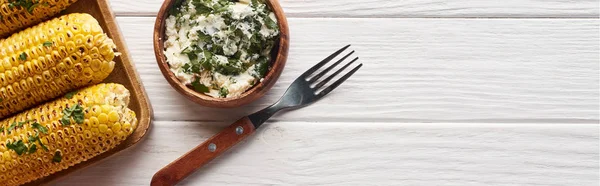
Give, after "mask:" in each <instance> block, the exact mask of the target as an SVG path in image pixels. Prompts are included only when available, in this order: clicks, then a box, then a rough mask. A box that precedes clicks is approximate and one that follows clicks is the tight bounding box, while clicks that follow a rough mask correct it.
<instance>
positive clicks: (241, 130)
mask: <svg viewBox="0 0 600 186" xmlns="http://www.w3.org/2000/svg"><path fill="white" fill-rule="evenodd" d="M254 131H255V128H254V125H253V124H252V122H251V121H250V119H248V117H247V116H245V117H243V118H241V119H239V120H237V121H236V122H235V123H233V124H231V125H230V126H229V127H227V128H225V129H223V130H222V131H221V132H219V133H218V134H217V135H215V136H213V137H211V138H210V139H208V140H206V141H205V142H204V143H202V144H200V145H198V146H197V147H195V148H194V149H192V150H191V151H189V152H188V153H186V154H185V155H183V156H181V157H179V158H178V159H177V160H175V161H174V162H171V163H170V164H169V165H167V166H166V167H164V168H162V169H161V170H159V171H158V172H156V174H154V176H153V177H152V182H151V183H150V185H151V186H171V185H175V184H177V183H178V182H179V181H181V180H183V179H184V178H185V177H187V176H188V175H190V174H191V173H193V172H194V171H195V170H197V169H199V168H200V167H202V166H203V165H205V164H207V163H208V162H210V161H211V160H213V159H215V158H216V157H217V156H219V155H221V154H223V153H224V152H225V151H227V150H228V149H229V148H231V147H233V146H235V145H236V144H238V143H239V142H241V141H242V140H244V139H246V138H247V137H248V136H250V135H251V134H253V133H254Z"/></svg>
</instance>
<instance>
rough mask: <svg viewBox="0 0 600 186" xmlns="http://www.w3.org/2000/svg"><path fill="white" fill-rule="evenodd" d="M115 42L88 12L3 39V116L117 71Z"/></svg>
mask: <svg viewBox="0 0 600 186" xmlns="http://www.w3.org/2000/svg"><path fill="white" fill-rule="evenodd" d="M114 48H115V44H114V43H113V41H112V40H111V39H110V38H108V36H107V35H106V34H104V33H103V31H102V28H101V27H100V25H99V24H98V22H97V21H96V19H94V18H93V17H92V16H90V15H88V14H69V15H65V16H62V17H58V18H55V19H53V20H50V21H47V22H44V23H41V24H39V25H37V26H34V27H31V28H28V29H26V30H24V31H21V32H19V33H16V34H13V35H12V36H10V37H8V38H6V39H4V40H0V119H1V118H4V117H6V116H9V115H11V114H14V113H16V112H19V111H22V110H24V109H26V108H30V107H32V106H34V105H37V104H39V103H41V102H44V101H47V100H50V99H52V98H56V97H58V96H60V95H63V94H65V93H67V92H69V91H71V90H74V89H76V88H81V87H83V86H87V85H91V84H96V83H99V82H101V81H102V80H104V79H105V78H106V77H107V76H108V75H109V74H110V73H111V72H112V70H113V68H114V65H115V62H113V61H112V60H113V59H114V57H115V53H114V52H113V49H114Z"/></svg>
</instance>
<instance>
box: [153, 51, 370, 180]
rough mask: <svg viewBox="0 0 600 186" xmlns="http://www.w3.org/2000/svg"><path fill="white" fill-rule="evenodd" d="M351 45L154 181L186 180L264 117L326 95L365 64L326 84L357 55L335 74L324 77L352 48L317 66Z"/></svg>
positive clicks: (163, 172) (206, 142)
mask: <svg viewBox="0 0 600 186" xmlns="http://www.w3.org/2000/svg"><path fill="white" fill-rule="evenodd" d="M348 47H350V45H347V46H345V47H343V48H341V49H339V50H338V51H336V52H334V53H333V54H331V55H330V56H328V57H327V58H325V59H323V61H321V62H319V63H317V64H316V65H315V66H313V67H311V68H310V69H308V70H307V71H306V72H304V73H303V74H302V75H300V77H298V78H297V79H296V80H295V81H294V82H293V83H292V84H291V85H290V87H289V88H288V89H287V90H286V91H285V93H284V94H283V96H282V97H281V99H279V101H277V102H276V103H275V104H273V105H271V106H269V107H267V108H265V109H263V110H261V111H258V112H256V113H254V114H251V115H249V116H245V117H243V118H241V119H239V120H237V121H236V122H235V123H233V124H231V125H230V126H229V127H227V128H225V129H223V131H221V132H219V133H218V134H217V135H215V136H213V137H211V138H210V139H208V140H206V141H205V142H204V143H202V144H200V145H199V146H197V147H195V148H194V149H192V150H191V151H189V152H188V153H186V154H185V155H183V156H181V157H180V158H178V159H177V160H175V161H174V162H172V163H170V164H169V165H167V166H165V167H164V168H162V169H161V170H159V171H158V172H157V173H156V174H154V176H153V177H152V182H151V185H152V186H167V185H168V186H170V185H175V184H177V183H178V182H179V181H181V180H183V179H184V178H185V177H187V176H188V175H190V174H191V173H193V172H194V171H195V170H197V169H198V168H200V167H202V166H203V165H205V164H207V163H208V162H210V161H211V160H213V159H214V158H216V157H217V156H219V155H221V154H222V153H223V152H225V151H227V150H228V149H229V148H231V147H233V146H235V145H236V144H238V143H239V142H241V141H243V140H244V139H246V138H247V137H248V136H250V135H251V134H253V133H254V132H255V131H256V129H258V128H259V127H260V126H261V125H262V124H263V123H264V122H265V121H267V120H268V119H269V118H270V117H271V116H273V114H275V113H277V112H278V111H280V110H283V109H297V108H301V107H304V106H306V105H309V104H311V103H314V102H316V101H317V100H319V99H321V98H323V96H325V95H327V94H328V93H329V92H331V91H332V90H333V89H335V88H337V87H338V86H340V85H341V84H342V83H343V82H344V81H346V80H347V79H348V78H349V77H350V76H352V75H353V74H354V73H355V72H356V71H357V70H358V69H360V67H362V64H359V65H357V66H356V67H354V68H353V69H352V70H350V71H348V72H347V73H345V74H344V75H343V76H342V77H340V78H339V79H337V80H336V81H335V82H333V83H331V84H330V85H329V86H325V85H326V84H327V83H328V82H330V81H331V80H333V79H334V78H335V77H336V76H337V75H339V74H340V73H342V72H343V71H344V70H345V69H346V68H348V67H349V66H350V65H352V63H354V62H355V61H357V60H358V57H356V58H354V59H352V60H351V61H350V62H348V63H346V64H345V65H344V66H342V67H341V68H340V69H338V70H337V71H335V72H334V73H333V74H331V75H329V76H327V77H325V78H324V79H322V78H323V77H324V76H325V75H326V74H327V72H329V71H331V70H332V69H334V68H335V67H336V66H338V65H339V64H341V63H342V62H344V61H346V59H347V58H348V57H350V56H351V55H352V54H353V53H354V51H351V52H349V53H348V54H346V55H345V56H344V57H342V58H341V59H339V60H338V61H336V62H335V63H333V64H331V65H329V66H328V67H327V68H325V69H323V70H322V71H320V72H319V73H316V74H315V72H316V71H317V70H319V69H321V68H323V67H324V66H325V65H326V64H327V63H328V62H329V61H331V60H333V58H335V57H336V56H338V55H340V54H341V53H342V52H343V51H345V50H346V49H348ZM321 79H322V80H321Z"/></svg>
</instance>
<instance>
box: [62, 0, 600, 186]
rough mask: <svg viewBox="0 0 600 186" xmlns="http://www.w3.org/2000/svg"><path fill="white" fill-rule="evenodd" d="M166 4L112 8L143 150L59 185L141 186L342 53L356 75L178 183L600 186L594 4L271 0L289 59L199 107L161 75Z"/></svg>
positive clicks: (122, 2)
mask: <svg viewBox="0 0 600 186" xmlns="http://www.w3.org/2000/svg"><path fill="white" fill-rule="evenodd" d="M161 3H162V1H161V0H112V1H111V4H112V7H113V10H114V11H115V14H116V16H117V21H118V23H119V25H120V27H121V30H122V31H123V35H124V36H125V38H126V41H127V44H128V46H129V50H130V51H131V53H132V55H133V59H134V61H135V63H136V66H137V69H138V72H139V73H140V75H141V78H142V80H143V83H144V85H145V87H146V90H147V91H148V94H149V96H150V100H151V102H152V105H153V108H154V115H155V119H156V120H155V121H154V122H153V126H152V128H151V131H150V133H149V134H148V135H147V137H146V138H145V140H144V141H143V142H141V143H140V144H139V145H138V146H136V147H134V148H132V149H129V150H128V151H126V152H124V153H122V154H120V155H118V156H116V157H114V158H111V159H109V160H107V161H105V162H103V163H101V164H99V165H97V166H94V167H91V168H88V169H86V170H84V171H80V172H78V173H76V174H74V175H72V176H69V177H68V178H66V179H64V180H62V181H61V182H58V183H57V184H56V185H100V186H103V185H110V186H112V185H120V186H121V185H122V186H135V185H148V184H149V182H150V178H151V177H152V175H153V174H154V173H155V172H156V171H157V170H159V169H160V168H162V167H163V166H164V165H166V164H168V163H169V162H171V161H173V160H174V159H176V158H177V157H179V156H180V155H182V154H184V153H185V152H187V151H188V150H189V149H191V148H192V147H194V146H196V145H198V144H199V143H201V142H202V141H204V140H205V139H207V138H208V137H210V136H211V135H213V134H215V133H216V132H217V131H219V130H220V129H221V128H223V127H224V126H226V125H227V124H229V123H231V122H232V121H234V120H236V119H237V118H239V117H241V116H243V115H245V114H248V113H251V112H253V111H256V110H258V109H260V108H262V107H264V106H267V105H268V104H269V103H271V102H273V101H275V100H276V99H277V98H278V97H279V96H280V95H281V94H282V93H283V91H284V90H285V88H286V87H287V86H288V85H289V84H290V83H291V81H293V80H294V79H295V77H297V76H298V75H299V74H301V73H302V72H303V71H304V70H305V69H307V68H308V67H310V66H311V65H313V64H314V63H316V62H318V61H319V60H320V59H322V58H324V57H325V56H327V55H328V54H329V53H331V52H333V51H334V50H336V49H338V48H340V47H341V46H343V45H345V44H348V43H352V44H353V49H355V50H356V53H357V54H358V55H359V56H360V57H361V60H360V61H361V62H362V63H364V65H365V66H364V67H363V68H362V69H361V70H360V71H359V72H358V73H357V74H356V75H355V76H354V77H353V78H351V79H350V80H349V81H347V83H345V84H343V85H342V86H341V87H340V88H338V89H337V90H336V91H334V92H333V93H332V94H330V95H329V96H327V97H326V98H324V99H323V100H321V101H320V102H318V103H316V104H314V105H312V106H310V107H307V108H305V109H302V110H297V111H293V112H287V113H283V114H279V115H276V116H275V117H274V118H273V119H272V120H270V122H268V123H267V124H266V125H265V126H264V128H261V129H260V130H259V131H258V132H257V134H256V135H255V136H253V137H251V138H250V139H249V140H248V141H247V142H245V143H243V144H241V145H239V146H237V147H236V148H235V149H233V150H232V151H230V152H229V153H227V154H226V155H224V156H222V157H220V158H218V159H217V160H215V161H213V162H212V163H211V164H210V165H209V166H207V167H204V168H202V169H201V170H200V171H198V172H196V173H195V174H193V175H191V176H190V177H189V178H188V179H186V180H185V182H184V183H182V184H181V185H360V186H362V185H460V186H464V185H574V186H598V185H599V178H600V174H599V119H600V116H599V97H600V93H599V89H600V87H599V84H600V83H599V78H600V77H599V76H600V68H599V66H600V45H599V42H600V41H599V40H600V38H599V37H600V36H599V29H600V21H599V19H598V16H599V8H598V7H599V2H598V1H597V0H574V1H564V0H504V1H496V0H477V1H473V0H368V1H365V0H281V4H282V6H283V7H284V10H285V11H286V12H287V15H288V21H289V24H290V29H291V39H292V40H291V49H290V52H289V54H290V56H289V60H288V63H287V66H286V69H285V70H284V73H283V75H282V76H281V78H280V80H279V81H278V82H277V84H276V85H275V87H274V88H273V89H272V91H270V92H269V93H268V94H267V96H266V97H265V98H263V99H261V100H259V101H258V102H256V103H254V104H252V105H249V106H246V107H243V108H239V109H233V110H227V109H210V108H206V107H202V106H197V105H195V104H193V103H191V102H189V101H188V100H186V99H185V98H184V97H182V96H180V95H179V94H178V93H176V92H175V91H174V90H173V89H172V88H171V87H170V86H169V85H168V84H167V82H166V81H165V79H164V78H163V76H162V75H161V73H160V71H159V70H158V66H157V65H156V62H155V58H154V53H153V49H152V37H151V36H152V28H153V26H154V20H155V15H156V12H157V11H158V9H159V6H160V4H161Z"/></svg>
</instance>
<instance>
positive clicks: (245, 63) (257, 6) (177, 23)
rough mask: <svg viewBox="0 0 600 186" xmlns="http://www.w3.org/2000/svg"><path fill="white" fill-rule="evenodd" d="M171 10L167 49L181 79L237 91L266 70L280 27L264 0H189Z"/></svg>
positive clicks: (202, 88) (206, 89) (221, 93)
mask: <svg viewBox="0 0 600 186" xmlns="http://www.w3.org/2000/svg"><path fill="white" fill-rule="evenodd" d="M170 13H171V15H170V16H169V17H168V18H167V20H166V37H167V38H165V39H166V41H165V55H166V57H167V62H168V63H169V65H170V68H171V71H172V72H173V73H174V74H175V75H176V76H177V78H178V79H179V80H180V81H181V82H182V83H184V84H187V85H189V86H191V87H193V88H194V89H195V90H196V91H198V92H203V93H205V94H207V95H210V96H213V97H236V96H239V95H240V94H242V93H244V92H245V91H246V90H248V89H249V88H251V87H252V85H254V84H256V83H257V82H258V81H261V80H262V78H263V77H264V76H265V73H266V72H267V70H268V68H269V65H268V63H269V61H270V60H271V59H270V58H271V57H270V56H271V54H270V52H271V49H272V48H273V45H274V43H275V41H276V39H277V37H278V36H279V28H278V25H277V19H276V18H275V15H274V14H273V13H272V12H271V10H269V7H268V6H267V5H266V4H265V3H264V2H263V1H262V0H245V1H244V0H240V1H239V2H236V1H232V0H184V1H183V2H181V5H180V6H179V7H177V8H175V9H172V10H171V12H170Z"/></svg>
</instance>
